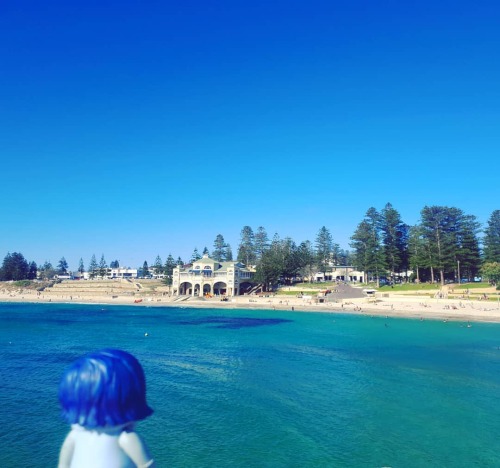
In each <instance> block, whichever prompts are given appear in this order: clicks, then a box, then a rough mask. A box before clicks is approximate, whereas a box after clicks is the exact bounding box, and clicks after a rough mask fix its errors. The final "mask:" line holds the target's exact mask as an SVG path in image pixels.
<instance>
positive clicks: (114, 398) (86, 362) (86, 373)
mask: <svg viewBox="0 0 500 468" xmlns="http://www.w3.org/2000/svg"><path fill="white" fill-rule="evenodd" d="M59 402H60V403H61V407H62V414H63V417H64V418H65V419H66V421H67V422H68V423H70V424H80V425H81V426H84V427H86V428H96V427H105V426H118V425H121V424H125V423H128V422H132V421H139V420H141V419H145V418H147V417H148V416H150V415H151V414H152V413H153V410H152V409H151V408H150V407H149V406H148V404H147V403H146V380H145V378H144V371H143V369H142V367H141V365H140V363H139V361H138V360H137V359H136V358H135V357H134V356H132V355H131V354H129V353H127V352H125V351H121V350H118V349H104V350H102V351H98V352H95V353H90V354H88V355H86V356H83V357H81V358H80V359H78V360H76V361H75V362H74V363H73V364H72V365H71V366H70V367H69V368H68V369H67V370H66V372H65V373H64V375H63V377H62V379H61V383H60V385H59Z"/></svg>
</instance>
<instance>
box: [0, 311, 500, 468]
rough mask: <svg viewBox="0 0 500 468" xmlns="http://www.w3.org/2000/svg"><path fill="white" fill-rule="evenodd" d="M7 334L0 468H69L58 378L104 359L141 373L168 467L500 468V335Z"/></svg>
mask: <svg viewBox="0 0 500 468" xmlns="http://www.w3.org/2000/svg"><path fill="white" fill-rule="evenodd" d="M0 324H1V328H0V358H1V361H0V362H1V366H0V419H1V420H2V421H3V424H2V426H1V429H0V444H1V447H2V450H1V451H0V466H2V467H14V466H16V467H17V466H23V467H52V466H56V463H57V455H58V451H59V447H60V444H61V442H62V441H63V439H64V437H65V434H66V432H67V430H68V427H67V426H66V424H65V423H64V422H62V421H61V420H60V417H59V409H58V404H57V385H58V381H59V378H60V375H61V373H62V372H63V370H64V368H65V367H66V366H67V365H68V364H69V363H70V362H71V361H72V360H74V359H75V358H76V357H77V356H79V355H81V354H83V353H85V352H87V351H90V350H95V349H99V348H103V347H119V348H123V349H125V350H128V351H130V352H132V353H133V354H135V355H136V356H137V357H138V358H139V360H140V361H141V362H142V364H143V367H144V369H145V372H146V378H147V384H148V400H149V403H150V405H151V406H152V407H153V408H154V409H155V413H154V414H153V416H152V417H151V418H149V419H148V420H146V421H143V422H141V423H140V424H139V425H138V431H139V432H140V433H141V435H142V436H143V437H144V438H145V440H146V442H147V443H148V445H149V446H150V448H151V451H152V452H153V454H154V456H155V458H156V460H157V462H158V466H160V467H163V466H165V467H166V466H168V467H335V466H338V467H343V466H349V467H353V466H354V467H358V466H359V467H382V466H391V467H424V466H425V467H434V466H435V467H471V466H477V467H488V466H491V467H498V466H500V444H499V442H498V435H499V434H500V402H499V401H500V400H499V394H500V349H499V346H500V325H498V324H479V323H474V324H473V326H472V327H471V328H467V327H466V326H464V324H463V323H459V322H447V323H444V322H440V321H422V322H421V321H418V320H401V319H388V318H380V317H379V318H371V317H369V316H348V315H334V314H314V313H307V314H305V313H300V312H296V313H293V312H279V311H244V310H220V309H191V308H147V307H127V306H123V307H119V306H80V305H74V304H71V305H57V304H34V305H30V304H0ZM146 332H147V333H148V336H147V337H145V335H144V334H145V333H146Z"/></svg>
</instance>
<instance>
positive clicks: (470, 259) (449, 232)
mask: <svg viewBox="0 0 500 468" xmlns="http://www.w3.org/2000/svg"><path fill="white" fill-rule="evenodd" d="M420 224H421V229H422V237H423V239H424V241H425V243H426V248H427V251H428V258H429V263H430V267H431V269H433V268H436V269H437V270H438V271H439V276H440V282H441V285H444V282H445V277H458V276H459V275H458V270H459V269H460V270H463V271H465V272H466V274H467V275H469V276H471V275H474V274H475V273H476V272H477V271H478V270H479V266H480V264H479V241H478V239H477V232H478V229H479V224H478V223H477V221H476V218H475V216H468V215H465V214H464V213H463V211H462V210H460V209H458V208H453V207H447V206H431V207H428V206H426V207H424V208H423V209H422V211H421V223H420ZM431 271H432V270H431ZM460 276H461V274H460Z"/></svg>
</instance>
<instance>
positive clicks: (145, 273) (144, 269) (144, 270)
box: [142, 260, 149, 278]
mask: <svg viewBox="0 0 500 468" xmlns="http://www.w3.org/2000/svg"><path fill="white" fill-rule="evenodd" d="M148 276H149V267H148V262H147V261H146V260H144V263H143V264H142V277H143V278H147V277H148Z"/></svg>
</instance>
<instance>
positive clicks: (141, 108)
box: [0, 0, 500, 268]
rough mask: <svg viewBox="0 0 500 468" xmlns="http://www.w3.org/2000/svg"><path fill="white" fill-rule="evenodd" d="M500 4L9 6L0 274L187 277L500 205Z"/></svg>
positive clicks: (1, 133)
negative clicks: (93, 262)
mask: <svg viewBox="0 0 500 468" xmlns="http://www.w3.org/2000/svg"><path fill="white" fill-rule="evenodd" d="M499 50H500V4H499V3H498V2H496V1H490V2H486V1H481V0H479V1H474V2H472V1H460V0H457V1H453V2H451V1H438V2H436V1H427V0H423V1H419V2H400V1H381V2H374V1H356V0H350V1H347V0H346V1H335V0H331V1H315V0H309V1H307V2H306V1H293V0H287V1H260V0H254V1H252V2H240V1H214V2H207V1H145V2H144V1H142V2H140V1H127V0H123V1H120V2H118V1H107V2H97V1H85V2H81V1H74V2H66V1H65V2H63V1H61V2H52V1H50V0H48V1H47V2H39V1H31V2H28V1H22V0H20V1H13V0H12V1H9V0H6V1H4V2H2V5H1V6H0V63H1V65H0V151H1V154H2V156H1V161H2V162H1V172H0V204H1V205H0V206H1V213H2V229H1V230H0V257H1V258H3V256H4V255H5V254H6V253H7V252H14V251H16V252H21V253H23V255H24V256H25V257H26V258H27V259H28V260H30V261H31V260H34V261H36V262H37V263H43V262H44V261H45V260H49V261H51V262H52V263H53V264H57V262H58V261H59V259H60V258H61V257H62V256H64V257H65V258H66V260H67V261H68V262H69V265H70V268H76V267H77V265H78V260H79V259H80V257H82V258H83V260H84V263H85V265H87V264H88V261H89V260H90V257H91V256H92V254H95V255H96V257H97V258H98V259H99V258H100V256H101V254H104V256H105V258H106V260H107V261H108V262H110V261H111V260H114V259H118V260H120V263H121V264H122V265H128V266H138V265H142V263H143V262H144V260H147V261H148V263H151V262H153V261H154V259H155V258H156V255H158V254H159V255H160V256H161V258H162V260H163V261H164V260H165V259H166V257H167V255H168V254H169V253H172V255H174V256H175V257H177V256H181V257H182V258H183V259H184V260H188V259H189V257H190V255H191V253H192V252H193V249H194V248H195V247H197V248H198V249H199V250H200V251H201V250H202V249H203V248H204V247H205V246H206V247H208V248H209V249H210V250H211V249H212V248H213V242H214V239H215V237H216V235H217V234H219V233H220V234H222V235H223V236H224V238H225V240H226V241H227V242H229V243H230V244H231V246H232V248H233V252H234V253H236V248H237V245H238V243H239V236H240V231H241V228H242V227H243V226H245V225H250V226H252V228H253V229H254V230H256V229H257V227H258V226H264V227H265V228H266V230H267V232H268V234H269V236H270V237H272V235H273V234H274V233H275V232H277V233H278V234H279V235H280V236H281V237H286V236H290V237H292V238H293V239H294V240H295V241H296V242H297V243H299V242H301V241H303V240H311V241H314V239H315V237H316V235H317V232H318V230H319V229H320V228H321V226H326V227H327V228H328V229H329V230H330V231H331V233H332V235H333V238H334V240H335V241H336V242H337V243H339V244H340V246H341V247H342V248H348V247H349V238H350V236H351V235H352V233H353V231H354V230H355V228H356V226H357V224H358V223H359V222H360V221H361V220H362V219H363V217H364V214H365V213H366V211H367V210H368V208H369V207H371V206H374V207H375V208H377V209H382V208H383V206H384V205H385V204H386V203H387V202H390V203H392V205H393V206H394V207H395V208H396V209H397V210H398V211H399V212H400V213H401V215H402V218H403V221H405V222H406V223H408V224H414V223H416V222H417V221H418V219H419V215H420V210H421V209H422V208H423V207H424V206H425V205H446V206H456V207H458V208H461V209H463V210H464V211H465V212H466V213H467V214H473V215H476V216H477V217H478V220H479V221H480V222H481V223H486V221H487V219H488V218H489V216H490V215H491V213H492V211H493V210H495V209H500V206H499V191H500V189H499V184H498V180H499V175H498V174H499V167H500V164H499V163H498V160H499V149H500V141H499V140H500V131H499V127H500V119H499V117H500V115H499V109H500V86H499V83H500V60H499V55H498V51H499Z"/></svg>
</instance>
